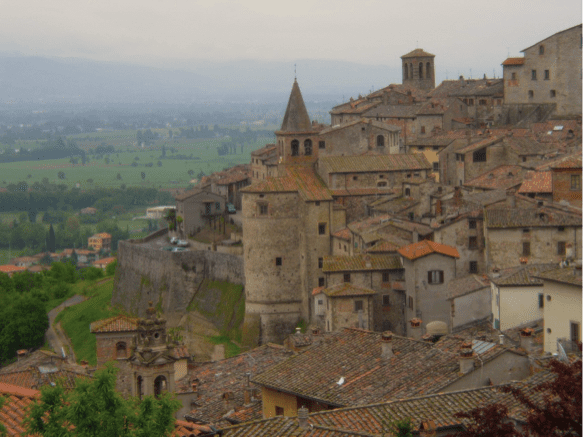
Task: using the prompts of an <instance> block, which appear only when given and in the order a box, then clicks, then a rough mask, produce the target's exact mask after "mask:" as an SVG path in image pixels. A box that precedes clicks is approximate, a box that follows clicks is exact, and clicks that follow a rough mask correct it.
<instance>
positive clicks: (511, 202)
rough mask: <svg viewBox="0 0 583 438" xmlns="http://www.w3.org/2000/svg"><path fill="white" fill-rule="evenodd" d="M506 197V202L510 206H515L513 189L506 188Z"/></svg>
mask: <svg viewBox="0 0 583 438" xmlns="http://www.w3.org/2000/svg"><path fill="white" fill-rule="evenodd" d="M506 197H507V198H508V204H509V205H510V207H512V208H516V196H515V195H514V190H508V191H507V192H506Z"/></svg>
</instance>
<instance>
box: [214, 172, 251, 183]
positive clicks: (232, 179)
mask: <svg viewBox="0 0 583 438" xmlns="http://www.w3.org/2000/svg"><path fill="white" fill-rule="evenodd" d="M248 179H249V175H247V174H245V173H243V172H232V173H231V174H230V175H228V176H224V177H222V178H220V179H218V180H216V184H217V185H219V186H226V185H229V184H234V183H237V182H241V181H245V180H248Z"/></svg>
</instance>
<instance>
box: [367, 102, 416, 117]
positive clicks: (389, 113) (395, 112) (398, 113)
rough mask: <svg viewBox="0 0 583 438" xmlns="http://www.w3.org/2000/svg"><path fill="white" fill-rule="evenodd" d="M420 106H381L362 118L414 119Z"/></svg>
mask: <svg viewBox="0 0 583 438" xmlns="http://www.w3.org/2000/svg"><path fill="white" fill-rule="evenodd" d="M421 106H422V104H420V103H416V104H410V105H406V104H399V105H381V104H378V105H377V106H375V107H374V108H372V109H370V110H369V111H367V112H365V113H363V114H362V116H363V117H377V116H378V117H390V118H415V117H417V111H419V109H420V108H421Z"/></svg>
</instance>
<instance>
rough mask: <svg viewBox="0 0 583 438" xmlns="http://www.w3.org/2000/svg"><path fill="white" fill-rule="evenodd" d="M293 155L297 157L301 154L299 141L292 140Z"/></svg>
mask: <svg viewBox="0 0 583 438" xmlns="http://www.w3.org/2000/svg"><path fill="white" fill-rule="evenodd" d="M291 154H292V157H297V156H298V155H299V154H300V142H299V141H297V140H292V142H291Z"/></svg>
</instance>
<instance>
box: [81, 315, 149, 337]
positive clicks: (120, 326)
mask: <svg viewBox="0 0 583 438" xmlns="http://www.w3.org/2000/svg"><path fill="white" fill-rule="evenodd" d="M137 329H138V319H137V318H131V317H129V316H125V315H118V316H112V317H111V318H107V319H101V320H99V321H95V322H92V323H91V327H90V330H91V333H110V332H133V331H136V330H137Z"/></svg>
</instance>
